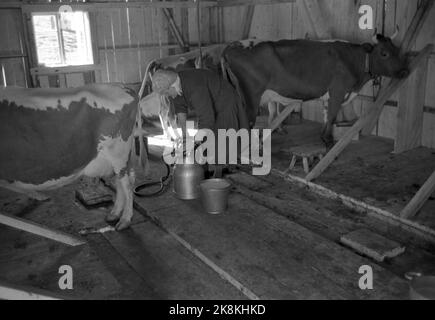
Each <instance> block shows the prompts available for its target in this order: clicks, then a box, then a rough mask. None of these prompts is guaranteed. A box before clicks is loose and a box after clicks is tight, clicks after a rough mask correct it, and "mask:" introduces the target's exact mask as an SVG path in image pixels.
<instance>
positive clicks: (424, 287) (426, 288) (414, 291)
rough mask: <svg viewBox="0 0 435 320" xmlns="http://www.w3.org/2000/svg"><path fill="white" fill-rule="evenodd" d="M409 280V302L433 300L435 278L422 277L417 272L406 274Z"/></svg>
mask: <svg viewBox="0 0 435 320" xmlns="http://www.w3.org/2000/svg"><path fill="white" fill-rule="evenodd" d="M405 277H406V278H407V279H408V280H410V281H411V282H410V284H409V297H410V299H411V300H435V276H424V275H422V274H421V273H419V272H408V273H407V274H406V275H405Z"/></svg>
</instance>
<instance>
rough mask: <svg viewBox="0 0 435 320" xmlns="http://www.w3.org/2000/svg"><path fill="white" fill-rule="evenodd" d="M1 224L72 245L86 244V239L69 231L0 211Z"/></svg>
mask: <svg viewBox="0 0 435 320" xmlns="http://www.w3.org/2000/svg"><path fill="white" fill-rule="evenodd" d="M0 224H4V225H6V226H9V227H12V228H15V229H18V230H22V231H26V232H29V233H33V234H36V235H38V236H41V237H44V238H47V239H50V240H54V241H57V242H60V243H63V244H66V245H69V246H72V247H75V246H80V245H82V244H85V243H86V241H83V240H81V239H79V238H76V237H73V236H71V235H69V234H67V233H64V232H61V231H58V230H53V229H50V228H47V227H45V226H43V225H40V224H38V223H35V222H32V221H28V220H25V219H21V218H18V217H13V216H10V215H7V214H4V213H2V212H0Z"/></svg>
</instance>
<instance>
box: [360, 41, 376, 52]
mask: <svg viewBox="0 0 435 320" xmlns="http://www.w3.org/2000/svg"><path fill="white" fill-rule="evenodd" d="M362 47H363V49H364V51H365V52H367V53H370V52H372V51H373V46H372V45H371V44H370V43H363V45H362Z"/></svg>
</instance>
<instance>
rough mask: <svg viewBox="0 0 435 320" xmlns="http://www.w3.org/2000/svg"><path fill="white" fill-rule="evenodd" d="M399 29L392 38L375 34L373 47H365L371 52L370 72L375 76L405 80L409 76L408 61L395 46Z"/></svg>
mask: <svg viewBox="0 0 435 320" xmlns="http://www.w3.org/2000/svg"><path fill="white" fill-rule="evenodd" d="M397 34H398V29H397V28H396V32H395V33H394V34H393V35H392V36H391V37H390V38H388V37H385V36H383V35H381V34H376V31H375V34H374V35H373V37H372V41H373V45H369V46H367V45H366V46H365V48H366V50H367V51H368V52H370V71H371V72H372V73H373V74H375V75H382V76H387V77H390V78H405V77H407V76H408V74H409V69H408V63H407V59H406V57H405V56H404V55H402V54H401V52H400V48H398V47H397V46H395V45H394V44H393V41H392V40H394V38H395V37H396V36H397Z"/></svg>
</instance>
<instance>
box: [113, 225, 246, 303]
mask: <svg viewBox="0 0 435 320" xmlns="http://www.w3.org/2000/svg"><path fill="white" fill-rule="evenodd" d="M104 237H105V238H106V239H107V241H109V243H110V244H111V245H112V246H113V248H114V249H115V250H116V251H117V252H118V253H119V254H120V255H121V256H122V257H123V258H124V259H125V260H126V261H127V262H128V264H129V265H130V266H131V267H132V269H133V270H134V272H136V273H137V274H138V275H140V277H141V278H142V279H143V281H144V282H145V283H146V285H147V286H148V287H150V288H152V289H153V292H154V293H155V295H156V297H157V298H159V299H230V300H233V299H244V298H245V297H244V296H243V295H242V294H241V293H240V292H239V291H237V290H236V289H235V288H233V287H232V286H231V285H229V284H227V283H226V282H225V281H223V280H222V279H221V278H220V277H219V275H217V274H216V273H214V272H213V271H212V270H211V269H209V268H208V267H207V266H206V265H204V264H202V263H201V262H200V261H198V259H197V258H196V257H195V256H194V255H192V254H190V253H189V252H188V251H187V250H185V248H183V247H182V246H180V244H179V243H177V241H176V240H175V239H174V238H172V237H171V236H170V235H169V234H167V233H165V232H164V231H163V230H161V229H160V228H159V227H157V226H156V225H155V224H154V223H152V222H150V221H147V222H143V223H140V224H136V225H134V226H132V227H131V228H130V229H129V230H126V231H124V232H119V233H118V232H112V233H105V234H104Z"/></svg>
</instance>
